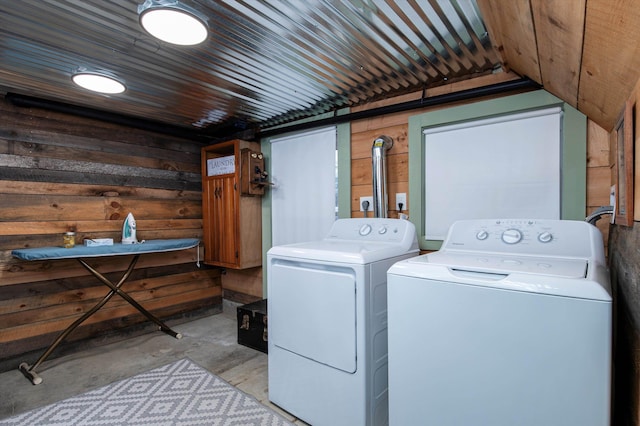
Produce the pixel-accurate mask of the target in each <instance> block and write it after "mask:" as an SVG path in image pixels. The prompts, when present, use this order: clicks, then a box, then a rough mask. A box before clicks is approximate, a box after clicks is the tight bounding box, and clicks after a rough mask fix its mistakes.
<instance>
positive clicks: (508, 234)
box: [502, 228, 522, 244]
mask: <svg viewBox="0 0 640 426" xmlns="http://www.w3.org/2000/svg"><path fill="white" fill-rule="evenodd" d="M502 241H504V242H505V243H507V244H517V243H519V242H520V241H522V232H520V230H518V229H515V228H510V229H507V230H506V231H504V232H503V233H502Z"/></svg>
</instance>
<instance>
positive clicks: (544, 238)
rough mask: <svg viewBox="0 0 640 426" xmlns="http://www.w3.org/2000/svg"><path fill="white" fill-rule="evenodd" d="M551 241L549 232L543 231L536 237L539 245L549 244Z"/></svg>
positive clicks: (551, 237)
mask: <svg viewBox="0 0 640 426" xmlns="http://www.w3.org/2000/svg"><path fill="white" fill-rule="evenodd" d="M551 240H553V234H552V233H551V232H548V231H545V232H542V233H540V234H539V235H538V241H540V242H541V243H550V242H551Z"/></svg>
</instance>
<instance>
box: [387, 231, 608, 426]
mask: <svg viewBox="0 0 640 426" xmlns="http://www.w3.org/2000/svg"><path fill="white" fill-rule="evenodd" d="M388 321H389V324H388V328H389V330H388V331H389V410H390V414H389V415H390V424H391V425H392V426H394V425H395V426H404V425H418V424H421V425H437V426H454V425H455V426H469V425H477V426H511V425H518V426H541V425H544V426H596V425H597V426H604V425H609V422H610V398H611V339H612V337H611V336H612V304H611V292H610V287H609V278H608V272H607V269H606V266H605V258H604V249H603V241H602V236H601V234H600V232H599V231H598V229H597V228H595V227H594V226H592V225H590V224H588V223H586V222H578V221H560V220H521V219H518V220H472V221H460V222H456V223H455V224H454V225H452V227H451V228H450V230H449V233H448V235H447V238H446V240H445V242H444V243H443V246H442V248H441V250H440V251H438V252H434V253H430V254H426V255H423V256H418V257H415V258H413V259H409V260H405V261H401V262H398V263H396V264H395V265H394V266H393V267H391V268H390V269H389V271H388Z"/></svg>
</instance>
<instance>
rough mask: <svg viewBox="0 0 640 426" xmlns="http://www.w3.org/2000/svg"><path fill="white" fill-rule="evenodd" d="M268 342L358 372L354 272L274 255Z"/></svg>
mask: <svg viewBox="0 0 640 426" xmlns="http://www.w3.org/2000/svg"><path fill="white" fill-rule="evenodd" d="M270 266H271V267H270V271H269V274H270V276H269V340H271V341H272V343H273V344H274V345H275V346H278V347H280V348H282V349H285V350H288V351H291V352H293V353H296V354H298V355H300V356H303V357H306V358H309V359H312V360H314V361H316V362H319V363H322V364H326V365H328V366H331V367H334V368H337V369H340V370H343V371H345V372H347V373H354V372H355V371H356V273H355V271H354V270H353V269H350V268H345V267H339V266H335V265H319V264H313V263H305V262H297V261H288V260H283V259H272V260H271V265H270Z"/></svg>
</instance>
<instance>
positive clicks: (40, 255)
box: [11, 238, 200, 260]
mask: <svg viewBox="0 0 640 426" xmlns="http://www.w3.org/2000/svg"><path fill="white" fill-rule="evenodd" d="M198 244H200V240H199V239H197V238H177V239H171V240H146V241H144V242H142V243H138V244H122V243H113V245H111V246H97V247H86V246H83V245H78V246H75V247H73V248H64V247H37V248H26V249H17V250H13V251H12V252H11V254H12V255H13V256H15V257H17V258H18V259H22V260H50V259H76V258H78V257H100V256H122V255H129V254H144V253H159V252H165V251H175V250H184V249H189V248H193V247H195V246H197V245H198Z"/></svg>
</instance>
